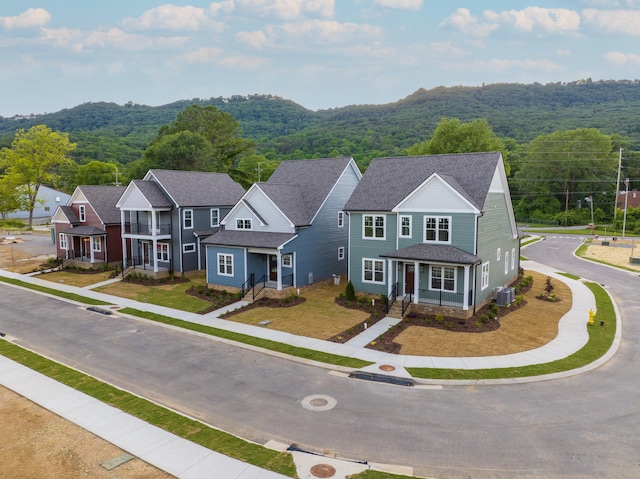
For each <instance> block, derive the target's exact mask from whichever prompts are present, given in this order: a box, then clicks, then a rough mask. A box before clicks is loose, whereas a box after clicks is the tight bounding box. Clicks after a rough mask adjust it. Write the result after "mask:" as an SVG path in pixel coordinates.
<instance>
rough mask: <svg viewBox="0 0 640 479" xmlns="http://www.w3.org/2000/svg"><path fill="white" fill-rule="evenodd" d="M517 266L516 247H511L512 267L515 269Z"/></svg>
mask: <svg viewBox="0 0 640 479" xmlns="http://www.w3.org/2000/svg"><path fill="white" fill-rule="evenodd" d="M515 267H516V249H515V248H511V269H512V270H513V269H515Z"/></svg>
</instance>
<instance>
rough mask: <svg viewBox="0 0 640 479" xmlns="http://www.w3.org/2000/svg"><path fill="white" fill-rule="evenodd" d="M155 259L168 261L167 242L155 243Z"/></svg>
mask: <svg viewBox="0 0 640 479" xmlns="http://www.w3.org/2000/svg"><path fill="white" fill-rule="evenodd" d="M156 259H157V260H158V261H169V243H158V244H157V245H156Z"/></svg>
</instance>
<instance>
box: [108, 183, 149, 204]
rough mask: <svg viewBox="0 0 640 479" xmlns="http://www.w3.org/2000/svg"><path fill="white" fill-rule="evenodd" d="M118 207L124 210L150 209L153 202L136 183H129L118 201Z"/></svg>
mask: <svg viewBox="0 0 640 479" xmlns="http://www.w3.org/2000/svg"><path fill="white" fill-rule="evenodd" d="M116 207H117V208H120V209H123V210H150V209H152V205H151V203H149V200H147V198H145V196H144V195H143V194H142V192H141V191H140V190H139V189H138V187H137V186H136V185H135V183H133V182H131V183H129V186H127V189H126V190H124V193H122V196H121V197H120V199H119V200H118V202H117V203H116Z"/></svg>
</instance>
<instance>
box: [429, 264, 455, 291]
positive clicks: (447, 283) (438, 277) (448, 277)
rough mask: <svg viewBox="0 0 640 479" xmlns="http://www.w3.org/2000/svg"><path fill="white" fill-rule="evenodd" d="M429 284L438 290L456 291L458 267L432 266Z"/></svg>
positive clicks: (431, 287) (430, 287)
mask: <svg viewBox="0 0 640 479" xmlns="http://www.w3.org/2000/svg"><path fill="white" fill-rule="evenodd" d="M429 285H430V286H429V289H432V290H436V291H456V268H454V267H451V266H431V279H430V281H429Z"/></svg>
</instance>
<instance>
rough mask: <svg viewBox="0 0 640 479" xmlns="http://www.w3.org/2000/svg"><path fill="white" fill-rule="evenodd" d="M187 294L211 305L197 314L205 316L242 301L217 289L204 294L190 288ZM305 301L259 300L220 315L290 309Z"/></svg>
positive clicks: (293, 298)
mask: <svg viewBox="0 0 640 479" xmlns="http://www.w3.org/2000/svg"><path fill="white" fill-rule="evenodd" d="M185 292H186V293H187V294H190V295H191V296H196V297H198V298H200V299H203V300H204V301H210V302H212V303H213V304H212V305H211V306H210V307H208V308H206V309H205V310H203V311H199V312H198V314H206V313H209V312H211V311H215V310H216V309H220V308H224V307H225V306H228V305H230V304H233V303H237V302H238V301H240V300H241V299H242V297H241V296H240V294H239V293H229V292H227V291H219V290H217V289H205V290H204V293H203V292H201V289H200V288H196V287H191V288H189V289H188V290H187V291H185ZM305 301H306V299H305V298H303V297H302V296H289V297H286V298H280V299H277V298H260V299H258V300H256V301H254V302H253V303H250V304H248V305H246V306H243V307H242V308H238V309H234V310H233V311H229V312H228V313H225V314H222V315H221V316H220V317H221V318H228V317H230V316H233V315H236V314H240V313H243V312H244V311H248V310H249V309H253V308H290V307H291V306H296V305H298V304H302V303H304V302H305Z"/></svg>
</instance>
